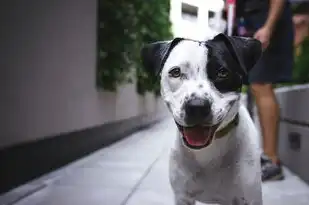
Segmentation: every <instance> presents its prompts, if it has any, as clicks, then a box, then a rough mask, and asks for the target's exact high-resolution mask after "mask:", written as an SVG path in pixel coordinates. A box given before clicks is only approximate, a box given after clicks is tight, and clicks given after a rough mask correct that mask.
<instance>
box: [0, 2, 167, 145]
mask: <svg viewBox="0 0 309 205" xmlns="http://www.w3.org/2000/svg"><path fill="white" fill-rule="evenodd" d="M96 2H97V1H96V0H87V1H84V0H53V1H42V0H28V1H22V0H10V1H5V2H4V1H1V3H0V11H1V12H0V23H1V33H0V42H1V43H0V45H1V47H0V53H1V64H0V67H1V70H0V79H1V80H0V90H1V101H0V113H1V115H0V123H1V126H0V135H1V136H0V139H1V140H0V148H1V147H6V146H10V145H14V144H16V143H22V142H29V141H33V140H37V139H41V138H43V137H46V136H53V135H57V134H59V133H66V132H71V131H75V130H81V129H85V128H89V127H93V126H97V125H102V124H104V123H107V122H111V121H118V120H122V119H128V118H131V117H134V116H139V115H144V114H147V113H154V112H158V111H159V110H162V109H164V108H163V106H162V103H161V101H160V100H158V99H155V98H154V97H153V96H152V95H150V94H148V95H146V97H141V96H138V95H137V94H136V92H135V86H134V85H132V84H131V85H124V86H122V87H121V88H120V89H119V92H118V93H111V92H103V91H98V90H97V89H96V87H95V74H96V18H97V14H96V11H97V7H96V6H97V5H96ZM107 69H108V68H107Z"/></svg>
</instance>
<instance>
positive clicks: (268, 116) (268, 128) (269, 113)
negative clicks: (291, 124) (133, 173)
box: [251, 83, 279, 163]
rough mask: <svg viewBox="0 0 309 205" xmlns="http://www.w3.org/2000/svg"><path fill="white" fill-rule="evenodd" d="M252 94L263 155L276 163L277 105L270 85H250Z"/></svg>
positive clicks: (277, 159) (277, 160)
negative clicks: (255, 106) (256, 110)
mask: <svg viewBox="0 0 309 205" xmlns="http://www.w3.org/2000/svg"><path fill="white" fill-rule="evenodd" d="M251 90H252V94H253V95H254V97H255V101H256V105H257V109H258V116H259V119H260V126H261V131H262V135H263V149H264V153H265V154H266V155H268V157H269V158H270V159H271V160H272V161H273V162H274V163H278V162H279V158H278V152H277V141H278V139H277V138H278V120H279V105H278V103H277V100H276V96H275V93H274V90H273V86H272V84H258V83H254V84H252V85H251Z"/></svg>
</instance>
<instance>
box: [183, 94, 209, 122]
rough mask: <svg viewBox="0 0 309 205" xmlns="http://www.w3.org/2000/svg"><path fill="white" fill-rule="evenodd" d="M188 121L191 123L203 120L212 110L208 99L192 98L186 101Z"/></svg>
mask: <svg viewBox="0 0 309 205" xmlns="http://www.w3.org/2000/svg"><path fill="white" fill-rule="evenodd" d="M185 112H186V121H187V122H188V123H190V124H196V123H200V122H202V121H203V120H204V119H205V118H207V117H208V115H209V114H210V112H211V103H210V101H209V100H208V99H202V98H191V99H189V100H188V101H187V102H186V103H185Z"/></svg>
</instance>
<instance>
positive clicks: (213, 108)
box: [141, 34, 262, 205]
mask: <svg viewBox="0 0 309 205" xmlns="http://www.w3.org/2000/svg"><path fill="white" fill-rule="evenodd" d="M261 53H262V50H261V45H260V42H259V41H257V40H254V39H251V38H240V37H229V36H226V35H224V34H218V35H216V36H215V37H214V38H213V39H209V40H207V41H194V40H189V39H183V38H175V39H174V40H172V41H164V42H163V41H162V42H155V43H151V44H147V45H145V46H144V47H143V49H142V51H141V55H142V62H143V64H144V67H145V69H147V71H148V72H153V73H154V72H155V73H157V74H161V95H162V98H163V100H164V101H165V102H166V104H167V106H168V108H169V110H170V112H171V113H172V115H173V118H174V120H175V123H176V125H177V127H178V130H179V132H178V133H179V137H177V140H176V144H175V147H174V149H172V152H171V159H170V182H171V185H172V188H173V191H174V194H175V204H176V205H194V204H195V202H196V201H200V202H203V203H215V204H221V205H246V204H247V205H261V204H262V192H261V174H260V155H259V154H260V153H259V149H258V137H257V131H256V128H255V126H254V124H253V122H252V120H251V118H250V116H249V114H248V112H247V110H246V108H245V107H244V106H243V105H242V104H241V103H240V89H241V86H242V84H243V83H244V82H246V78H247V73H248V71H249V70H250V69H251V68H252V67H253V66H254V65H255V63H256V62H257V61H258V59H259V58H260V55H261Z"/></svg>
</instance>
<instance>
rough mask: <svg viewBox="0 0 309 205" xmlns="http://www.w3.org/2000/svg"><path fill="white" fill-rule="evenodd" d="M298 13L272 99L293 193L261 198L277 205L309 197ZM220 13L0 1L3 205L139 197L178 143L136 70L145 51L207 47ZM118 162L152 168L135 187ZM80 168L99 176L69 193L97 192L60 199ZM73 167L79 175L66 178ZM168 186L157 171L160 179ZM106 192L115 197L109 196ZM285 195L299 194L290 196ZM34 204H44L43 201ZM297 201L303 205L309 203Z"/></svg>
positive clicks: (307, 76) (69, 1) (211, 8)
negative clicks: (148, 47) (183, 44)
mask: <svg viewBox="0 0 309 205" xmlns="http://www.w3.org/2000/svg"><path fill="white" fill-rule="evenodd" d="M291 2H292V7H293V12H294V16H293V21H294V27H295V34H296V35H295V44H294V46H295V66H294V69H293V76H294V79H293V83H289V84H284V85H279V86H278V87H279V88H278V89H277V95H278V99H279V102H280V107H281V110H282V113H281V122H280V143H279V144H280V145H279V150H280V157H281V158H282V161H283V163H284V165H285V166H286V168H287V170H288V172H289V173H290V176H291V177H294V178H292V179H291V180H290V181H289V180H287V181H288V182H282V183H291V184H293V183H294V184H293V186H292V185H291V184H286V185H285V184H284V185H282V184H277V185H273V187H272V185H271V186H270V187H268V188H265V189H266V190H268V191H269V193H273V192H274V191H273V190H276V191H277V192H276V193H279V192H280V191H282V189H286V190H285V191H282V192H283V193H280V194H281V195H280V194H279V196H280V197H286V198H285V201H287V202H289V203H290V204H291V203H294V204H302V203H301V202H299V203H297V202H295V198H298V199H300V198H301V197H300V195H301V196H305V195H306V196H307V194H308V196H309V191H308V190H309V188H308V185H307V183H309V165H308V164H309V136H308V135H309V110H308V103H309V84H308V81H309V37H308V29H309V3H308V2H307V1H293V0H291ZM223 8H224V2H223V1H222V0H207V1H205V0H170V1H169V0H126V1H124V0H113V1H104V0H87V1H86V0H74V1H73V0H53V1H43V0H27V1H22V0H10V1H1V2H0V11H1V12H0V23H1V32H0V42H1V43H0V45H1V46H0V54H1V58H0V68H1V69H0V92H1V98H0V160H1V161H0V169H1V175H0V192H1V196H0V204H1V205H4V204H18V205H20V204H31V205H34V204H44V205H48V204H57V205H61V204H69V203H75V204H85V203H88V204H108V205H114V204H126V203H125V202H123V201H121V200H120V199H121V198H122V197H123V198H124V199H125V200H124V201H126V202H128V200H129V199H130V197H131V196H132V194H133V193H134V191H127V192H125V193H123V192H121V191H119V190H118V188H119V187H122V183H126V182H125V181H126V180H128V178H129V179H131V180H132V184H130V186H129V185H128V187H126V190H133V189H134V190H135V189H136V187H137V186H138V184H140V182H141V181H140V180H142V179H144V178H143V177H145V176H146V175H144V173H145V172H146V171H147V170H148V171H147V173H149V171H150V170H151V168H152V166H150V164H152V162H154V161H155V159H157V158H156V156H157V155H158V156H159V155H160V154H162V153H161V148H162V147H166V146H167V147H168V146H169V145H170V141H171V140H170V139H169V138H168V136H170V135H174V131H170V130H172V129H173V128H174V127H173V126H174V125H173V123H172V121H171V119H170V118H169V117H168V113H167V112H166V108H165V105H163V103H162V101H161V99H160V94H159V84H158V81H157V78H156V76H150V75H149V74H146V73H145V72H144V71H143V69H142V67H141V61H140V57H139V51H140V48H141V46H142V45H143V44H145V43H148V42H153V41H157V40H167V39H172V38H173V37H176V36H180V37H186V38H191V39H196V40H204V39H206V38H207V36H212V35H214V34H216V33H219V32H223V31H224V30H225V29H226V21H225V20H224V19H223V18H222V16H223ZM244 90H245V89H244ZM244 94H245V93H244ZM244 99H245V98H244ZM255 119H256V117H255ZM167 128H169V129H167ZM170 132H172V134H171V133H170ZM132 136H133V137H132ZM167 138H168V139H167ZM145 139H147V140H145ZM166 140H167V141H166ZM143 146H144V147H143ZM124 147H125V148H124ZM146 148H147V149H146ZM123 150H126V153H125V154H124V152H123ZM128 150H129V151H128ZM95 153H97V154H95ZM98 153H99V154H98ZM119 153H122V154H121V157H129V156H131V157H132V159H131V158H130V159H131V160H133V161H132V164H134V163H136V162H138V163H141V164H142V163H144V161H145V163H146V162H147V163H148V164H147V165H146V164H145V165H143V166H145V167H144V168H145V169H141V170H142V171H140V172H138V173H139V174H140V175H138V176H136V175H134V177H136V178H134V177H133V178H134V180H133V179H132V176H133V175H129V174H128V172H130V173H131V172H132V170H131V169H130V166H129V165H128V162H131V161H130V160H128V159H126V158H121V159H122V161H121V160H120V158H119V159H118V158H117V157H115V156H118V155H120V154H119ZM146 153H148V154H146ZM164 153H165V151H164ZM143 155H144V156H143ZM94 156H96V157H94ZM141 156H143V157H144V158H143V159H142V161H139V160H140V158H139V157H141ZM160 156H161V155H160ZM164 156H165V155H164ZM85 157H86V159H87V160H88V161H89V160H90V161H92V162H93V163H95V164H96V162H95V161H96V160H98V161H100V160H101V161H100V163H103V164H104V166H103V165H97V164H96V166H94V165H93V166H94V167H96V169H99V171H97V172H96V171H90V172H84V171H83V172H78V174H76V175H74V174H73V175H70V176H74V177H75V178H74V177H73V178H74V179H73V178H72V179H71V181H72V180H73V181H79V180H80V179H82V180H85V183H86V184H87V181H88V182H89V181H91V180H92V181H91V182H93V183H94V184H96V183H98V184H96V185H95V187H96V188H95V189H94V188H90V187H88V188H87V189H85V188H84V189H82V188H80V189H78V190H75V189H69V191H68V189H64V190H62V189H61V188H59V187H62V188H63V187H67V186H72V187H73V186H75V184H74V183H73V184H72V183H71V182H67V183H68V184H69V185H68V184H66V185H63V184H62V185H61V184H60V185H59V184H58V185H57V183H58V182H59V181H60V182H61V181H62V180H64V178H65V177H67V175H69V173H71V172H72V173H73V172H74V173H75V171H74V169H75V168H76V166H77V165H76V163H77V162H78V161H80V160H81V159H85ZM104 157H109V158H108V159H107V158H104ZM118 157H119V156H118ZM163 158H164V159H162V160H163V161H164V160H166V158H167V156H165V157H163ZM95 159H96V160H95ZM134 159H135V160H134ZM87 160H86V161H87ZM104 160H110V161H108V163H107V161H104ZM117 160H118V161H117ZM143 160H144V161H143ZM88 161H87V163H88ZM116 162H118V163H117V165H115V164H114V163H116ZM150 162H151V163H150ZM164 162H165V161H164ZM72 163H73V164H75V165H74V166H75V168H74V169H73V168H72V169H69V167H70V166H73V165H72ZM83 163H86V162H85V161H83ZM83 163H77V164H79V165H78V166H77V167H79V166H82V165H81V164H83ZM87 163H86V164H87ZM166 163H167V162H166ZM111 164H113V166H112V165H111ZM141 164H139V165H141ZM127 165H128V166H129V168H128V167H127ZM152 165H153V164H152ZM89 166H90V165H89ZM132 166H133V165H132ZM158 166H159V165H158ZM160 166H161V165H160ZM162 166H163V165H162ZM90 167H91V166H90ZM88 168H89V167H88ZM89 169H90V168H89ZM94 169H95V168H94ZM68 170H70V171H68ZM130 170H131V171H130ZM118 171H119V173H118ZM116 172H117V173H118V175H117V176H116V177H114V175H113V174H115V173H116ZM76 173H77V172H76ZM134 173H135V172H134ZM165 174H166V175H167V173H165V172H164V174H162V173H161V172H160V171H159V172H158V173H156V174H155V177H160V176H162V175H164V177H165ZM102 177H103V178H104V180H103V179H102ZM113 177H114V178H113ZM100 180H101V181H100ZM102 180H103V181H102ZM295 180H296V181H295ZM64 181H65V180H64ZM155 181H156V180H153V181H152V182H147V183H148V184H151V183H155ZM159 181H161V180H159ZM162 181H164V183H165V181H167V179H166V180H165V178H164V179H163V180H162ZM157 183H158V182H157ZM110 184H120V185H119V186H116V185H115V186H113V187H112V188H110V187H108V188H106V186H110ZM295 184H296V185H295ZM80 186H82V187H83V186H84V187H85V184H82V185H80ZM164 186H165V185H164ZM167 186H169V185H168V183H167V182H166V187H167ZM86 187H87V186H86ZM282 187H283V188H282ZM287 187H289V188H290V189H291V190H298V192H297V193H294V195H293V192H289V190H290V189H289V188H287ZM295 187H296V188H295ZM159 189H161V188H159ZM162 189H163V190H164V188H162ZM42 190H43V191H42ZM46 190H47V191H46ZM59 190H62V191H59ZM74 190H75V191H74ZM81 190H83V191H81ZM89 190H91V192H90V191H89ZM98 190H101V191H100V193H98V194H97V195H95V196H93V193H97V192H98ZM87 191H88V192H87ZM120 192H121V193H122V195H118V194H119V193H120ZM34 193H40V194H39V197H38V198H39V200H38V199H37V198H36V197H35V196H34V195H35V194H34ZM41 193H44V194H41ZM64 193H66V194H64ZM154 193H157V192H153V193H152V192H151V193H150V194H149V193H148V195H147V194H146V195H145V196H143V197H144V198H143V197H141V198H138V199H136V200H137V202H136V203H133V202H131V203H132V204H135V205H136V204H164V203H163V201H156V202H154V201H152V202H151V200H152V199H151V197H153V196H155V197H156V198H157V199H156V200H159V199H158V198H160V197H161V198H160V199H161V200H165V198H164V197H165V195H161V194H158V195H156V194H154ZM167 193H168V194H167V195H166V198H168V200H170V199H171V198H172V195H171V194H170V193H169V192H168V191H167ZM57 194H58V195H57ZM99 196H100V197H99ZM163 196H164V197H163ZM79 197H80V198H79ZM34 198H35V199H37V201H35V202H34V201H33V200H34ZM76 198H77V199H76ZM94 198H95V199H94ZM147 199H149V200H150V201H147ZM55 200H56V201H55ZM57 200H58V201H57ZM108 200H111V201H109V202H108ZM113 200H116V201H117V200H118V201H117V202H116V201H113ZM139 200H140V202H138V201H139ZM143 200H144V201H143ZM271 200H278V199H269V201H270V202H269V203H268V204H283V202H282V201H281V202H282V203H281V202H280V203H279V202H278V201H276V202H274V203H272V202H271ZM289 200H290V201H289ZM302 200H303V201H305V202H306V203H307V202H308V201H309V198H305V197H303V198H302ZM102 201H105V202H104V203H101V202H102ZM142 201H143V203H142ZM277 202H278V203H277ZM305 202H304V204H305ZM166 204H168V203H166Z"/></svg>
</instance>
